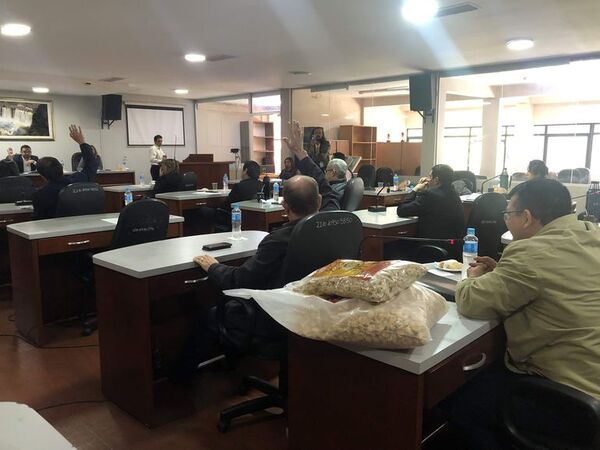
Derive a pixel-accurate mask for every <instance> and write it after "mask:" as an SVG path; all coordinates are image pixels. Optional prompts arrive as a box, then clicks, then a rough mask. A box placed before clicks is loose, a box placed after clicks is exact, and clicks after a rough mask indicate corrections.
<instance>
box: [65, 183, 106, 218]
mask: <svg viewBox="0 0 600 450" xmlns="http://www.w3.org/2000/svg"><path fill="white" fill-rule="evenodd" d="M103 212H104V189H102V186H100V185H99V184H98V183H73V184H69V185H68V186H66V187H64V188H63V189H62V190H61V191H60V192H59V194H58V203H57V205H56V217H70V216H85V215H88V214H102V213H103Z"/></svg>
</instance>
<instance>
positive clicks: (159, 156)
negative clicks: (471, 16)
mask: <svg viewBox="0 0 600 450" xmlns="http://www.w3.org/2000/svg"><path fill="white" fill-rule="evenodd" d="M162 142H163V138H162V136H161V135H160V134H157V135H156V136H154V145H153V146H152V147H150V154H149V158H150V175H151V176H152V179H153V180H154V181H156V180H158V178H159V176H160V174H159V171H160V168H159V167H160V162H161V161H162V160H163V159H167V155H166V154H165V152H163V151H162V148H161V147H162Z"/></svg>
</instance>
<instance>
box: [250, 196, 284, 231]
mask: <svg viewBox="0 0 600 450" xmlns="http://www.w3.org/2000/svg"><path fill="white" fill-rule="evenodd" d="M240 209H241V210H242V229H244V230H260V231H271V229H272V228H273V227H274V226H277V225H281V224H284V223H286V222H287V221H288V216H287V213H286V212H285V209H283V206H281V205H280V204H275V203H272V202H261V203H259V202H258V201H256V200H248V201H245V202H240Z"/></svg>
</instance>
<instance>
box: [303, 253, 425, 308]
mask: <svg viewBox="0 0 600 450" xmlns="http://www.w3.org/2000/svg"><path fill="white" fill-rule="evenodd" d="M426 272H427V269H426V268H425V266H423V265H421V264H417V263H413V262H409V261H355V260H348V259H338V260H337V261H334V262H332V263H331V264H329V265H327V266H325V267H322V268H321V269H319V270H317V271H315V272H313V273H312V274H310V275H309V276H307V277H306V278H304V279H303V280H301V281H300V282H299V283H298V284H297V286H295V287H294V290H295V291H296V292H300V293H302V294H305V295H317V296H319V297H344V298H354V299H360V300H364V301H367V302H371V303H382V302H386V301H389V300H392V299H394V298H396V297H398V295H399V294H400V293H401V292H402V291H404V290H405V289H406V288H408V287H409V286H411V285H412V284H413V283H414V282H415V281H416V280H418V279H419V278H421V277H422V276H423V275H425V273H426Z"/></svg>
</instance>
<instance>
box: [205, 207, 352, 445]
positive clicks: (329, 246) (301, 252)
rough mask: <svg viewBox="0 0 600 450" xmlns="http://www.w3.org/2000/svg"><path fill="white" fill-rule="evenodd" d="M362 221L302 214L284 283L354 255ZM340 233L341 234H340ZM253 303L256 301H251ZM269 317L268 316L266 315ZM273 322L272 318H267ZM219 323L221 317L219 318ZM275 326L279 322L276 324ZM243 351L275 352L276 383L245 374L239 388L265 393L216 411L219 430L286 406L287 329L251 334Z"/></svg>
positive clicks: (326, 214) (342, 214)
mask: <svg viewBox="0 0 600 450" xmlns="http://www.w3.org/2000/svg"><path fill="white" fill-rule="evenodd" d="M362 234H363V232H362V224H361V222H360V220H359V219H358V217H357V216H355V215H354V214H352V213H350V212H347V211H327V212H319V213H316V214H313V215H312V216H309V217H305V218H304V219H302V220H301V221H300V222H298V224H297V225H296V226H295V228H294V231H293V232H292V236H291V239H290V242H289V245H288V250H287V254H286V257H285V260H284V262H283V277H282V278H283V280H282V282H283V284H286V283H289V282H291V281H296V280H299V279H301V278H303V277H304V276H306V275H308V274H310V273H311V272H313V271H314V270H316V269H318V268H320V267H323V266H325V265H327V264H329V263H331V262H333V261H335V260H336V259H357V258H358V257H359V252H360V243H361V239H362ZM342 236H343V238H341V237H342ZM240 302H241V300H240ZM243 303H244V304H245V305H246V308H247V310H248V313H249V317H254V316H253V314H257V313H262V315H263V316H266V313H264V311H263V310H261V309H260V311H258V310H256V309H255V308H259V307H258V306H254V307H253V306H252V305H253V303H250V302H243ZM223 305H224V302H221V303H220V305H219V307H218V310H219V311H220V312H218V313H217V314H218V316H220V317H221V319H222V317H223V311H224V307H223ZM254 305H255V304H254ZM267 317H268V316H267ZM269 320H271V321H272V322H274V321H273V319H270V317H269ZM220 324H222V320H220ZM277 326H278V325H277ZM219 333H220V335H221V342H227V341H228V337H227V335H228V331H227V329H226V328H225V327H223V326H221V325H220V326H219ZM252 340H253V341H254V342H250V343H248V345H247V346H246V349H245V350H246V351H247V352H248V353H250V354H253V355H255V356H263V357H270V358H273V355H277V359H279V361H280V371H279V387H278V388H276V387H274V386H272V385H271V384H269V383H267V382H266V381H264V380H261V379H259V378H256V377H245V378H244V380H243V382H242V391H244V390H246V389H249V388H254V389H257V390H259V391H261V392H263V393H265V394H266V395H265V396H263V397H259V398H256V399H253V400H248V401H245V402H243V403H240V404H238V405H235V406H232V407H230V408H227V409H224V410H223V411H221V413H220V415H219V423H218V428H219V430H220V431H221V432H223V433H224V432H226V431H227V430H228V429H229V426H230V424H231V421H232V420H233V419H235V418H237V417H241V416H244V415H246V414H252V413H255V412H258V411H262V410H264V409H267V408H271V407H278V408H283V409H285V408H286V403H287V333H286V332H285V330H283V329H282V336H280V337H279V339H277V340H276V341H273V340H267V339H261V338H256V337H253V338H252Z"/></svg>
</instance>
